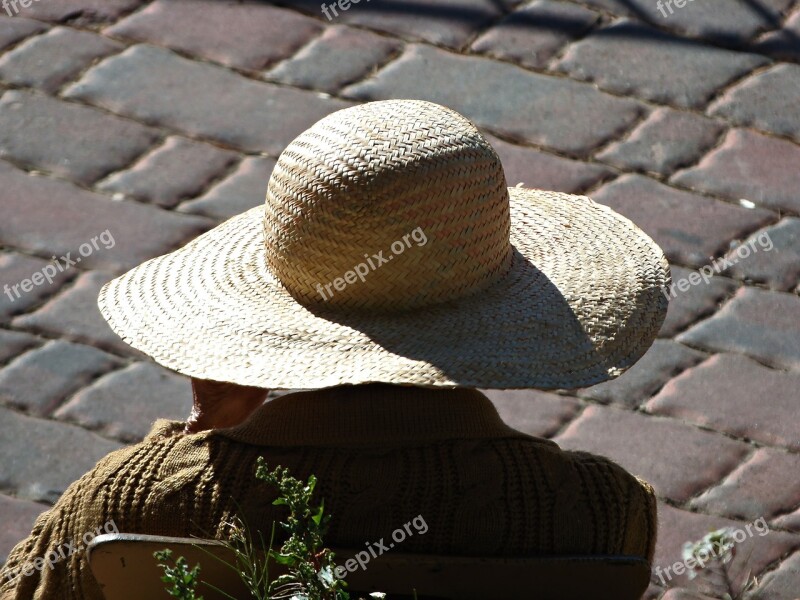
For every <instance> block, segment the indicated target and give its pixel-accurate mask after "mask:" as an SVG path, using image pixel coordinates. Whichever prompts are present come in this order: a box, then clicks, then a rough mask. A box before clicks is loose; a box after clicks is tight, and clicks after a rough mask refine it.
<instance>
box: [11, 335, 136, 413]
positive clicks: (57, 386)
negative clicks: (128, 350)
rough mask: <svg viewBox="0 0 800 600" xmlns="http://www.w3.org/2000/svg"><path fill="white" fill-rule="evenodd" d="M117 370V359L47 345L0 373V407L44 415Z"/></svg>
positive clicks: (92, 350)
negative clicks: (99, 377)
mask: <svg viewBox="0 0 800 600" xmlns="http://www.w3.org/2000/svg"><path fill="white" fill-rule="evenodd" d="M120 366H121V361H120V360H119V359H117V358H115V357H113V356H111V355H110V354H106V353H105V352H101V351H100V350H97V349H95V348H91V347H89V346H83V345H80V344H71V343H68V342H64V341H61V340H56V341H54V342H49V343H47V344H45V345H44V346H42V347H41V348H39V349H37V350H33V351H31V352H28V353H26V354H23V355H22V356H20V357H19V359H17V360H14V361H12V362H11V363H9V364H8V365H6V366H5V367H4V368H3V369H2V370H0V403H2V404H4V405H6V406H13V407H17V408H22V409H25V410H26V411H28V412H29V413H31V414H35V415H46V414H48V413H49V412H51V411H52V410H53V409H54V408H55V407H56V406H57V405H58V403H59V402H61V401H62V400H64V399H65V398H67V397H69V395H70V394H72V393H73V392H75V391H77V390H79V389H80V388H82V387H83V386H84V385H86V384H87V383H89V382H90V381H91V380H93V379H94V378H96V377H98V376H99V375H102V374H103V373H105V372H107V371H110V370H111V369H115V368H118V367H120ZM3 428H5V426H4V427H3Z"/></svg>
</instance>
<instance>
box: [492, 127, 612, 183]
mask: <svg viewBox="0 0 800 600" xmlns="http://www.w3.org/2000/svg"><path fill="white" fill-rule="evenodd" d="M485 135H486V139H488V140H489V143H490V144H491V145H492V146H493V147H494V149H495V150H496V151H497V154H498V155H499V156H500V160H501V162H502V163H503V171H505V174H506V181H507V182H508V185H509V186H510V187H513V186H515V185H517V184H519V183H524V184H525V187H529V188H538V189H543V190H555V191H558V192H567V193H572V194H574V193H580V192H582V191H583V190H586V189H588V188H590V187H592V186H594V185H595V184H596V183H598V182H599V181H600V180H601V179H604V178H606V177H608V176H610V175H611V173H612V171H611V169H608V168H606V167H604V166H603V165H599V164H596V163H585V162H580V161H577V160H572V159H569V158H563V157H561V156H556V155H554V154H547V153H546V152H541V151H540V150H536V149H535V148H528V147H525V146H518V145H516V144H509V143H508V142H504V141H503V140H500V139H498V138H496V137H494V136H492V135H489V134H485Z"/></svg>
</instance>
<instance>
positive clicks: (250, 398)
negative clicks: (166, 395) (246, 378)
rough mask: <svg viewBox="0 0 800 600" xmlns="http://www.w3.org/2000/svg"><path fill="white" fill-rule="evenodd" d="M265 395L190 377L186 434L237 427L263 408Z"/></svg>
mask: <svg viewBox="0 0 800 600" xmlns="http://www.w3.org/2000/svg"><path fill="white" fill-rule="evenodd" d="M268 393H269V390H266V389H263V388H257V387H251V386H243V385H237V384H235V383H228V382H223V381H212V380H210V379H197V378H195V377H192V396H193V397H194V406H193V407H192V412H191V414H190V415H189V418H188V419H187V422H186V429H185V432H186V433H197V432H200V431H205V430H207V429H219V428H223V427H233V426H235V425H238V424H239V423H241V422H243V421H244V420H245V419H247V417H249V416H250V414H252V412H253V411H254V410H255V409H257V408H258V407H259V406H261V404H263V402H264V400H265V399H266V398H267V394H268Z"/></svg>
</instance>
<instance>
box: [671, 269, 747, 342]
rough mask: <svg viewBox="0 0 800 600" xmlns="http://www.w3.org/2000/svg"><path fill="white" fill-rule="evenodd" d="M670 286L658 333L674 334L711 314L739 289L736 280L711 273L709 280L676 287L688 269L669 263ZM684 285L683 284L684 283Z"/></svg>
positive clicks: (686, 279)
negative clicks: (680, 287) (665, 311)
mask: <svg viewBox="0 0 800 600" xmlns="http://www.w3.org/2000/svg"><path fill="white" fill-rule="evenodd" d="M670 268H671V270H672V287H671V288H670V292H669V309H668V310H667V318H666V319H664V324H663V325H662V326H661V331H660V332H659V335H660V336H661V337H673V336H675V335H676V334H677V333H679V332H681V331H683V330H684V329H686V328H687V327H688V326H689V325H692V324H694V323H696V322H697V321H699V320H700V319H703V318H706V317H710V316H711V315H712V314H714V312H716V311H717V309H718V308H719V307H720V306H721V305H722V303H723V302H725V301H726V300H727V299H729V298H730V297H732V296H733V294H734V293H736V290H737V289H738V285H737V283H736V282H735V281H733V280H731V279H728V278H727V277H711V278H710V279H709V281H708V284H706V283H705V280H703V281H702V284H701V285H689V287H688V288H687V289H686V291H682V290H680V289H678V284H679V282H680V281H687V282H688V283H691V282H690V281H689V277H690V276H691V274H692V273H695V272H696V271H692V270H691V269H685V268H683V267H676V266H674V265H673V266H671V267H670ZM684 287H685V286H684Z"/></svg>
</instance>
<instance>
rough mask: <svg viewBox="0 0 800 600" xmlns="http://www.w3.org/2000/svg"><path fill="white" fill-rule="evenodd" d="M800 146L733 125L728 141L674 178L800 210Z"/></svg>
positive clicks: (695, 186)
mask: <svg viewBox="0 0 800 600" xmlns="http://www.w3.org/2000/svg"><path fill="white" fill-rule="evenodd" d="M798 164H800V146H797V145H796V144H793V143H791V142H789V141H786V140H779V139H776V138H773V137H769V136H766V135H762V134H760V133H756V132H754V131H749V130H746V129H732V130H731V131H729V132H728V135H727V137H726V138H725V141H724V143H723V144H722V145H721V146H720V147H719V148H717V149H715V150H714V151H713V152H711V153H710V154H709V155H708V156H706V157H705V158H704V159H703V160H702V161H701V162H700V163H699V164H698V165H697V166H696V167H693V168H691V169H687V170H685V171H680V172H678V173H677V174H676V175H674V176H673V177H672V181H673V182H675V183H678V184H680V185H684V186H687V187H691V188H693V189H697V190H702V191H705V192H711V193H713V194H718V195H721V196H727V197H728V198H731V199H732V200H740V199H745V200H749V201H750V202H754V203H755V204H757V205H761V206H765V207H767V208H771V209H773V210H781V209H784V210H789V211H791V212H793V213H797V214H800V196H798V194H797V189H798V188H800V170H798V168H797V165H798Z"/></svg>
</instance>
